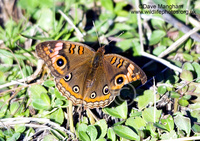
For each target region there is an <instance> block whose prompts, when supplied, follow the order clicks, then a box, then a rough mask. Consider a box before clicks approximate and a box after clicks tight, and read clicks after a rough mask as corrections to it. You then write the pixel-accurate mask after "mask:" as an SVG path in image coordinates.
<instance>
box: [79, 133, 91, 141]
mask: <svg viewBox="0 0 200 141" xmlns="http://www.w3.org/2000/svg"><path fill="white" fill-rule="evenodd" d="M78 136H79V138H80V139H81V140H83V141H90V138H89V136H88V135H87V134H86V132H84V131H79V132H78Z"/></svg>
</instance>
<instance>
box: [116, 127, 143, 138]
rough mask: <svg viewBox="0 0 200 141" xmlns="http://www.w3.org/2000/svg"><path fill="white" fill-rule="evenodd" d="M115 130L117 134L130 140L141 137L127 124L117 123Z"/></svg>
mask: <svg viewBox="0 0 200 141" xmlns="http://www.w3.org/2000/svg"><path fill="white" fill-rule="evenodd" d="M113 130H114V132H115V134H117V135H118V136H120V137H122V138H125V139H129V140H136V139H139V136H138V135H137V134H136V133H135V132H134V131H133V130H131V129H130V128H129V127H127V126H124V125H117V126H114V128H113Z"/></svg>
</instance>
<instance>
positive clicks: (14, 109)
mask: <svg viewBox="0 0 200 141" xmlns="http://www.w3.org/2000/svg"><path fill="white" fill-rule="evenodd" d="M19 107H20V104H19V102H13V103H11V105H10V113H11V114H12V115H14V114H16V112H17V110H18V109H19Z"/></svg>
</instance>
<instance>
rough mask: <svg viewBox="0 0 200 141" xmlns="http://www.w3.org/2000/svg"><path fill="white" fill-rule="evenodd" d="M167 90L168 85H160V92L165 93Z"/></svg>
mask: <svg viewBox="0 0 200 141" xmlns="http://www.w3.org/2000/svg"><path fill="white" fill-rule="evenodd" d="M166 91H167V87H166V86H159V87H158V93H159V94H161V95H163V94H164V93H166Z"/></svg>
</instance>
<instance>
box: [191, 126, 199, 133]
mask: <svg viewBox="0 0 200 141" xmlns="http://www.w3.org/2000/svg"><path fill="white" fill-rule="evenodd" d="M192 130H193V131H194V132H195V133H200V126H199V125H198V124H194V125H193V126H192Z"/></svg>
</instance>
